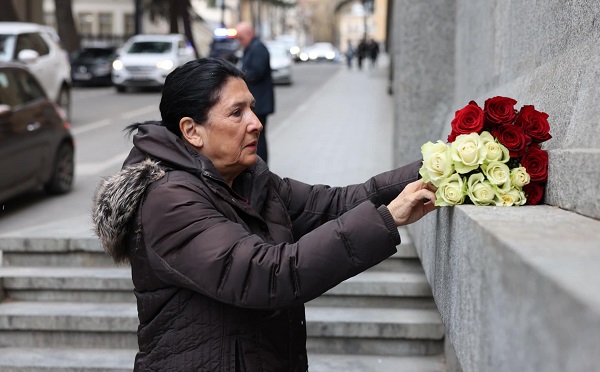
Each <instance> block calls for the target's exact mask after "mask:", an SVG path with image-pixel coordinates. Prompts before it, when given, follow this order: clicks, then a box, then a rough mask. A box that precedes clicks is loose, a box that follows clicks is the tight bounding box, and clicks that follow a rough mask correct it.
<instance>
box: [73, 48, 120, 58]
mask: <svg viewBox="0 0 600 372" xmlns="http://www.w3.org/2000/svg"><path fill="white" fill-rule="evenodd" d="M114 53H115V50H114V49H112V48H87V49H83V50H82V51H81V52H80V53H79V54H78V55H77V58H78V59H99V58H109V57H111V56H112V55H113V54H114Z"/></svg>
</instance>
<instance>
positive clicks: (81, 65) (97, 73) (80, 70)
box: [71, 46, 117, 85]
mask: <svg viewBox="0 0 600 372" xmlns="http://www.w3.org/2000/svg"><path fill="white" fill-rule="evenodd" d="M116 56H117V48H116V47H114V46H94V47H85V48H81V49H80V50H78V51H77V52H75V55H74V56H73V57H72V59H71V80H72V81H73V84H77V85H112V81H111V77H110V73H111V69H112V62H113V61H114V59H115V58H116Z"/></svg>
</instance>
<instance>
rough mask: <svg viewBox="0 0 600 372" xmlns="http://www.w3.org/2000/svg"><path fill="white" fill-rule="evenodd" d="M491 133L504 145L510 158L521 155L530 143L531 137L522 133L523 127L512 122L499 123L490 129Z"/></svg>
mask: <svg viewBox="0 0 600 372" xmlns="http://www.w3.org/2000/svg"><path fill="white" fill-rule="evenodd" d="M492 135H493V136H494V137H496V139H497V140H498V141H499V142H500V143H501V144H503V145H504V146H506V148H507V149H508V152H509V153H510V157H511V158H518V157H521V156H522V155H523V153H524V152H525V150H526V149H527V146H529V144H530V143H531V138H529V136H526V135H525V133H523V129H522V128H521V127H519V126H516V125H512V124H502V125H500V126H499V127H497V128H496V129H494V130H492Z"/></svg>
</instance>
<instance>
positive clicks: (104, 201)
mask: <svg viewBox="0 0 600 372" xmlns="http://www.w3.org/2000/svg"><path fill="white" fill-rule="evenodd" d="M165 174H166V172H165V170H164V169H163V168H161V166H160V165H159V163H158V162H157V161H153V160H151V159H146V160H144V161H142V162H141V163H137V164H133V165H128V166H126V167H125V168H123V169H122V170H121V171H120V172H118V173H116V174H114V175H112V176H110V177H108V178H106V179H104V180H103V181H102V182H101V183H100V185H99V186H98V189H97V190H96V193H95V194H94V202H93V209H92V221H93V223H94V231H95V233H96V235H98V237H99V238H100V243H101V244H102V247H103V248H104V250H105V251H106V253H108V254H109V255H110V256H111V257H112V259H113V260H114V261H115V262H117V263H120V262H123V261H126V260H127V259H128V256H127V252H126V251H125V250H124V244H123V238H124V237H125V235H126V233H127V225H128V224H129V222H130V220H131V218H132V217H133V216H134V214H135V212H136V209H137V207H138V205H139V202H140V200H141V198H142V197H143V195H144V192H145V191H146V188H147V187H148V186H149V185H150V184H151V183H153V182H155V181H158V180H159V179H161V178H162V177H164V175H165Z"/></svg>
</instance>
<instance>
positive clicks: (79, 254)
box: [0, 237, 115, 267]
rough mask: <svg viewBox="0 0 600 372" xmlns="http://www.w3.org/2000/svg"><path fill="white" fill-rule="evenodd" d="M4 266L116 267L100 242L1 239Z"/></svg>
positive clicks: (0, 262)
mask: <svg viewBox="0 0 600 372" xmlns="http://www.w3.org/2000/svg"><path fill="white" fill-rule="evenodd" d="M0 251H1V252H2V255H1V256H0V257H1V260H0V265H1V266H38V267H39V266H59V267H62V266H74V267H88V266H91V267H114V266H115V264H114V263H113V261H112V260H111V259H110V257H108V255H106V254H105V253H104V251H103V250H102V248H101V247H100V243H99V241H98V239H94V238H92V237H87V238H67V237H60V238H22V237H14V238H11V237H2V239H0Z"/></svg>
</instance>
